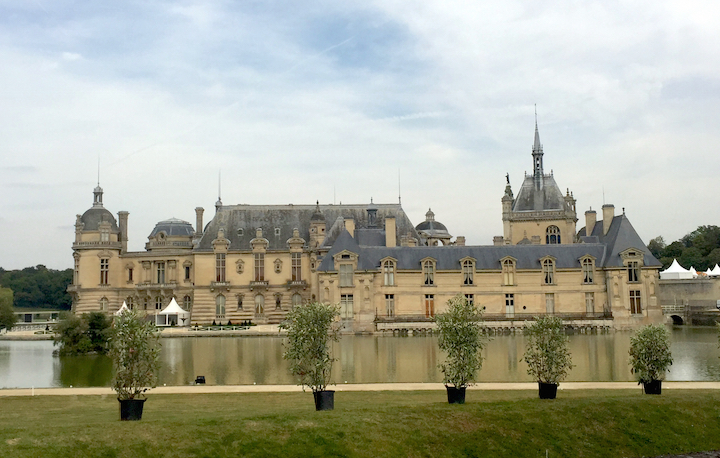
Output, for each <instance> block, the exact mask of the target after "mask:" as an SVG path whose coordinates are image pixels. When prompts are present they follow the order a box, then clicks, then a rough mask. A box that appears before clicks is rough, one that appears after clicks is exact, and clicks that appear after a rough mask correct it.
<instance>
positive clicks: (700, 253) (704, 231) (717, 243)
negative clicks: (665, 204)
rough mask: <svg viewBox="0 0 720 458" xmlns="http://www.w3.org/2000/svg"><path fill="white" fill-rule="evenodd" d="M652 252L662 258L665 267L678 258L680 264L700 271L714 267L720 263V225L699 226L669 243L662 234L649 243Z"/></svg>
mask: <svg viewBox="0 0 720 458" xmlns="http://www.w3.org/2000/svg"><path fill="white" fill-rule="evenodd" d="M647 246H648V249H649V250H650V252H651V253H652V254H653V256H655V257H656V258H658V260H660V262H661V263H662V265H663V269H667V268H668V267H670V264H672V262H673V259H677V260H678V262H679V263H680V265H682V266H683V267H684V268H686V269H689V268H690V267H694V268H695V270H697V271H698V272H704V271H706V270H707V269H712V268H713V267H715V264H720V227H718V226H699V227H698V228H697V229H695V230H694V231H692V232H690V233H689V234H687V235H685V236H684V237H681V238H680V239H679V240H676V241H674V242H672V243H671V244H669V245H667V244H666V243H665V240H664V239H663V238H662V236H659V237H655V238H654V239H652V240H650V242H649V243H648V245H647Z"/></svg>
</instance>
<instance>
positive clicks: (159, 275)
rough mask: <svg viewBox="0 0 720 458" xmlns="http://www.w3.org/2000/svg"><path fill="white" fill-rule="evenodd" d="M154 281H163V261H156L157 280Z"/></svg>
mask: <svg viewBox="0 0 720 458" xmlns="http://www.w3.org/2000/svg"><path fill="white" fill-rule="evenodd" d="M156 283H165V263H164V262H158V263H157V282H156Z"/></svg>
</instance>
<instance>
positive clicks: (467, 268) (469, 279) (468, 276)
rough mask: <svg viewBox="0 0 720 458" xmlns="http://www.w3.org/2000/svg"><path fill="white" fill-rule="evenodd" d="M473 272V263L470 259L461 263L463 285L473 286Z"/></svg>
mask: <svg viewBox="0 0 720 458" xmlns="http://www.w3.org/2000/svg"><path fill="white" fill-rule="evenodd" d="M474 272H475V263H474V262H472V261H471V260H470V259H466V260H464V261H463V262H462V273H463V285H472V284H473V274H474Z"/></svg>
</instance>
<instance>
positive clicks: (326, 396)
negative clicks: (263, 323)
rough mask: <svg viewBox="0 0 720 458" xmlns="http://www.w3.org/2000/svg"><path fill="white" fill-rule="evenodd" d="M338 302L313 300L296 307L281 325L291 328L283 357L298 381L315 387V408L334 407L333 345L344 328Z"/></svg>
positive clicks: (313, 389)
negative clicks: (331, 373) (328, 388)
mask: <svg viewBox="0 0 720 458" xmlns="http://www.w3.org/2000/svg"><path fill="white" fill-rule="evenodd" d="M339 316H340V309H339V308H338V306H336V305H330V304H324V303H320V302H312V303H309V304H306V305H302V306H299V307H295V308H294V309H293V310H292V311H290V313H288V314H287V317H286V319H285V321H284V322H283V323H282V324H281V325H280V328H281V329H285V330H287V341H286V343H285V353H284V354H283V358H285V359H287V360H289V361H290V370H291V372H292V373H293V374H294V375H295V376H296V377H297V378H298V384H299V385H301V386H302V387H303V390H305V388H306V387H307V388H310V389H312V392H313V397H314V398H315V410H332V409H333V408H334V406H335V398H334V395H335V391H332V390H326V388H327V385H328V383H329V382H330V371H331V369H332V363H333V361H334V359H333V358H332V356H331V354H330V350H331V347H330V346H331V344H332V342H333V341H337V340H338V333H339V331H340V327H339V326H338V322H337V320H336V319H337V317H339Z"/></svg>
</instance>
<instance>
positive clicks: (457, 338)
mask: <svg viewBox="0 0 720 458" xmlns="http://www.w3.org/2000/svg"><path fill="white" fill-rule="evenodd" d="M447 304H448V307H447V310H446V311H445V313H442V314H439V315H437V316H436V317H435V322H436V323H437V330H438V333H439V338H438V346H439V347H440V350H442V351H444V352H445V353H447V361H446V362H444V363H442V364H439V365H438V367H439V368H440V371H441V372H442V373H443V383H444V384H445V386H447V385H453V386H454V387H456V388H462V387H466V386H469V385H472V384H474V383H475V376H476V375H477V372H478V371H479V370H480V369H481V368H482V354H481V352H482V349H483V348H484V347H485V344H486V342H487V339H486V337H485V336H484V335H483V334H482V314H483V312H482V310H480V309H479V308H478V307H477V306H475V305H474V304H471V303H470V302H468V300H467V299H466V298H465V297H464V296H460V295H457V296H455V297H453V298H452V299H450V300H449V301H448V303H447Z"/></svg>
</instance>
